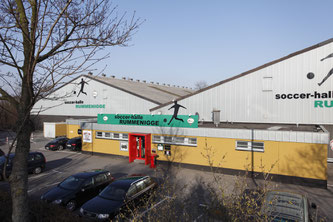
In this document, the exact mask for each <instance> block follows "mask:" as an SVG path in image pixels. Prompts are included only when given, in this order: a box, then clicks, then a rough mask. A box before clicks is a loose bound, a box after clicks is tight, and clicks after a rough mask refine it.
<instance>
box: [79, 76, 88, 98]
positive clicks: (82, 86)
mask: <svg viewBox="0 0 333 222" xmlns="http://www.w3.org/2000/svg"><path fill="white" fill-rule="evenodd" d="M84 84H87V85H89V84H88V83H87V82H85V81H84V80H83V78H81V82H80V83H78V85H81V89H80V91H79V93H78V94H77V97H79V95H80V93H83V94H85V95H87V93H86V92H83V88H84Z"/></svg>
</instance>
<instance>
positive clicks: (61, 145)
mask: <svg viewBox="0 0 333 222" xmlns="http://www.w3.org/2000/svg"><path fill="white" fill-rule="evenodd" d="M67 141H68V138H67V137H65V136H60V137H57V138H55V139H54V140H52V141H51V142H49V143H47V144H46V145H45V149H47V150H63V149H65V147H66V143H67Z"/></svg>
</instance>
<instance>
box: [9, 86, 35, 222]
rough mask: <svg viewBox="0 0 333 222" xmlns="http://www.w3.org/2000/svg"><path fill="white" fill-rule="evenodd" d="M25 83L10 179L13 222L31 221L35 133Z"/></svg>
mask: <svg viewBox="0 0 333 222" xmlns="http://www.w3.org/2000/svg"><path fill="white" fill-rule="evenodd" d="M28 85H29V84H27V83H26V82H25V81H23V83H22V94H21V95H22V97H21V100H20V104H19V105H18V107H17V110H18V112H17V113H18V121H17V123H16V133H17V145H16V149H15V158H14V160H13V169H12V173H11V175H10V177H9V183H10V188H11V197H12V221H13V222H22V221H29V205H28V157H29V151H30V135H31V132H32V131H33V125H32V121H31V120H30V106H31V105H30V101H31V95H32V94H31V92H29V91H30V90H31V89H29V87H28Z"/></svg>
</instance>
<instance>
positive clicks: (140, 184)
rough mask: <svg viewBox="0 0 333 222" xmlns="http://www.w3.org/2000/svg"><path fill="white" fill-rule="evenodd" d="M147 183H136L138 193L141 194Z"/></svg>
mask: <svg viewBox="0 0 333 222" xmlns="http://www.w3.org/2000/svg"><path fill="white" fill-rule="evenodd" d="M145 187H146V186H145V183H144V181H143V180H141V181H139V182H137V183H136V188H137V189H138V192H140V191H141V190H143V189H145Z"/></svg>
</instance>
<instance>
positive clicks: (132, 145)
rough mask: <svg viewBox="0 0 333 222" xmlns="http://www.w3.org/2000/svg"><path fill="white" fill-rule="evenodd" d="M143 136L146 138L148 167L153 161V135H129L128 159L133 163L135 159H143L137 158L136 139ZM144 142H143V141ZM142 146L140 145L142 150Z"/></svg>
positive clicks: (146, 161) (146, 162)
mask: <svg viewBox="0 0 333 222" xmlns="http://www.w3.org/2000/svg"><path fill="white" fill-rule="evenodd" d="M137 136H142V137H144V138H145V144H144V145H145V158H144V160H145V164H146V165H148V164H149V163H150V159H151V134H150V133H149V134H146V133H129V134H128V157H129V158H128V159H129V162H130V163H132V162H133V161H134V160H135V159H142V158H138V157H137V156H136V152H137V151H136V137H137ZM141 141H142V140H141ZM141 148H142V144H141V143H140V149H141Z"/></svg>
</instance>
